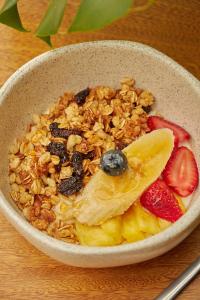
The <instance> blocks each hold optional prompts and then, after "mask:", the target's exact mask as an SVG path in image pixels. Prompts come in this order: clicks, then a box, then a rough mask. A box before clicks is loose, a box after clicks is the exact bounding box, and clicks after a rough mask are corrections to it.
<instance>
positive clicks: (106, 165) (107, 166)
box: [100, 150, 128, 176]
mask: <svg viewBox="0 0 200 300" xmlns="http://www.w3.org/2000/svg"><path fill="white" fill-rule="evenodd" d="M100 166H101V169H102V170H103V171H104V172H105V173H106V174H108V175H110V176H118V175H121V174H122V173H124V172H125V171H126V169H127V168H128V162H127V158H126V156H125V155H124V153H123V152H122V151H121V150H110V151H108V152H106V153H104V154H103V156H102V157H101V161H100Z"/></svg>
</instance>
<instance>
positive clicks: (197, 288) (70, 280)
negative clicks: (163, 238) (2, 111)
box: [0, 0, 200, 300]
mask: <svg viewBox="0 0 200 300" xmlns="http://www.w3.org/2000/svg"><path fill="white" fill-rule="evenodd" d="M2 3H3V0H0V5H1V4H2ZM78 3H79V1H75V0H71V1H70V0H69V1H68V13H67V14H66V16H65V18H64V22H63V25H62V31H64V30H66V28H67V27H68V26H69V24H70V22H71V20H72V18H73V16H74V14H75V12H76V9H77V6H78ZM19 4H20V10H21V12H22V15H23V20H24V23H25V25H26V26H27V27H28V28H30V29H32V30H34V28H35V27H36V26H37V24H38V22H39V20H40V17H41V16H42V15H43V12H44V9H45V7H46V6H47V4H48V1H46V0H40V1H34V0H29V1H25V0H21V1H19ZM102 39H124V40H132V41H138V42H142V43H145V44H148V45H150V46H153V47H155V48H156V49H158V50H161V51H162V52H164V53H166V54H167V55H169V56H171V57H172V58H174V59H175V60H176V61H178V62H179V63H180V64H181V65H183V66H184V67H185V68H186V69H187V70H189V71H190V72H191V73H193V74H194V75H195V76H196V77H197V78H199V79H200V1H199V0H190V1H188V0H176V1H174V0H165V1H164V0H162V1H161V0H160V1H159V0H158V1H157V3H156V5H155V6H154V7H152V8H150V9H149V10H148V11H145V12H141V13H137V14H136V13H135V14H134V13H132V14H130V15H129V16H128V17H127V18H125V19H122V20H120V21H118V22H116V23H114V24H112V25H110V26H109V27H107V28H105V29H103V30H101V31H98V32H88V33H73V34H67V35H62V34H60V35H58V36H56V37H55V38H53V41H54V45H55V47H60V46H62V45H66V44H72V43H78V42H83V41H89V40H102ZM47 50H49V48H48V46H47V45H45V44H44V43H43V42H42V41H40V40H39V39H37V38H35V37H33V35H32V33H27V34H22V33H19V32H17V31H14V30H12V29H10V28H7V27H6V26H4V25H0V84H3V83H4V82H5V80H6V79H7V78H8V77H9V76H10V75H11V74H12V73H13V72H14V71H15V70H16V69H17V68H18V67H20V66H21V65H22V64H24V63H25V62H27V61H28V60H30V59H31V58H33V57H35V56H36V55H38V54H40V53H42V52H44V51H47ZM163 84H164V85H165V84H166V85H167V83H165V82H164V83H163ZM1 126H2V125H1ZM199 253H200V227H199V228H197V229H196V230H195V231H194V232H193V233H192V234H191V235H190V237H188V238H187V239H186V240H185V241H184V242H182V243H181V244H180V245H179V246H178V247H176V248H175V249H173V250H172V251H170V252H169V253H167V254H166V255H163V256H161V257H159V258H156V259H153V260H151V261H148V262H144V263H141V264H137V265H132V266H126V267H120V268H112V269H96V270H95V269H81V268H74V267H69V266H66V265H62V264H60V263H58V262H56V261H54V260H52V259H50V258H48V257H47V256H45V255H44V254H43V253H41V252H39V251H38V250H36V249H35V248H34V247H33V246H31V245H30V244H29V243H28V242H27V241H26V240H25V239H24V238H23V237H21V236H20V235H19V234H18V232H16V231H15V229H14V228H13V227H12V226H11V225H10V224H9V223H8V222H7V221H6V219H5V218H4V217H3V216H2V215H0V299H1V300H7V299H16V300H28V299H53V300H54V299H55V300H56V299H71V300H74V299H77V300H78V299H108V300H109V299H116V300H118V299H120V300H123V299H135V300H136V299H137V300H150V299H154V297H156V295H158V294H159V293H160V292H161V291H162V290H163V289H164V288H165V287H166V286H167V285H168V284H169V283H170V282H171V281H172V280H173V279H175V278H176V277H177V276H178V275H179V273H180V272H182V271H183V270H184V269H185V268H186V267H187V266H188V265H189V264H190V263H191V262H192V261H193V260H194V259H195V258H196V257H197V256H198V255H199ZM178 299H184V300H187V299H188V300H198V299H200V278H198V277H197V278H196V279H195V280H194V281H193V282H192V283H191V284H190V286H189V287H188V288H187V289H186V290H185V291H184V292H183V293H182V294H181V295H180V296H179V297H178Z"/></svg>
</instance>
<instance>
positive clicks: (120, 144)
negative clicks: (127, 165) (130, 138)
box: [116, 141, 128, 150]
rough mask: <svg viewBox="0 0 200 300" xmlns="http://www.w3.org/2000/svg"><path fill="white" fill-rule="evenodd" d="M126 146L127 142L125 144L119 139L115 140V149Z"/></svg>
mask: <svg viewBox="0 0 200 300" xmlns="http://www.w3.org/2000/svg"><path fill="white" fill-rule="evenodd" d="M127 146H128V144H125V143H123V142H121V141H116V149H117V150H123V149H124V148H126V147H127Z"/></svg>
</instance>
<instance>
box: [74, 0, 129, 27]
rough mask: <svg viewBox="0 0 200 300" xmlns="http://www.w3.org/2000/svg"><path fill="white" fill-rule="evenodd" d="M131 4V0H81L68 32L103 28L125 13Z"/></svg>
mask: <svg viewBox="0 0 200 300" xmlns="http://www.w3.org/2000/svg"><path fill="white" fill-rule="evenodd" d="M132 4H133V0H82V2H81V5H80V7H79V10H78V12H77V15H76V17H75V20H74V21H73V23H72V25H71V27H70V28H69V32H73V31H89V30H95V29H100V28H103V27H105V26H106V25H108V24H110V23H112V22H113V21H115V20H117V19H119V18H121V17H123V16H124V15H125V14H127V13H128V10H129V9H130V8H131V6H132Z"/></svg>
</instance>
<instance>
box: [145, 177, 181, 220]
mask: <svg viewBox="0 0 200 300" xmlns="http://www.w3.org/2000/svg"><path fill="white" fill-rule="evenodd" d="M140 203H141V204H142V206H143V207H145V208H146V209H147V210H149V211H150V212H151V213H152V214H154V215H156V216H157V217H160V218H162V219H165V220H167V221H170V222H175V221H177V220H178V219H179V218H180V217H181V216H182V215H183V212H182V210H181V208H180V206H179V203H178V200H177V199H176V198H175V196H174V194H173V193H172V192H171V190H170V188H169V187H168V186H167V185H166V183H165V182H164V181H163V180H161V179H158V180H156V181H155V182H154V183H153V184H152V185H151V186H150V187H149V188H148V189H147V190H146V191H145V192H144V193H143V194H142V196H141V198H140Z"/></svg>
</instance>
